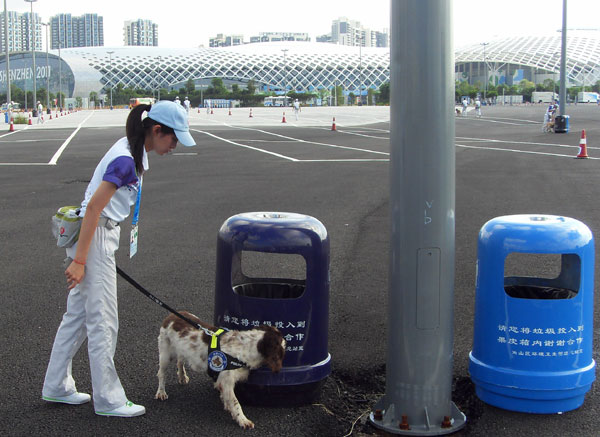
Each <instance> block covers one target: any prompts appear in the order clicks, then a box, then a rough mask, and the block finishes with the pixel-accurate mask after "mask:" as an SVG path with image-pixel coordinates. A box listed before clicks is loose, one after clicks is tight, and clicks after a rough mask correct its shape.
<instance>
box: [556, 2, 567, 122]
mask: <svg viewBox="0 0 600 437" xmlns="http://www.w3.org/2000/svg"><path fill="white" fill-rule="evenodd" d="M558 97H559V100H560V101H559V102H558V112H559V115H565V114H566V112H567V111H566V109H565V108H566V104H567V0H563V17H562V41H561V48H560V90H559V94H558Z"/></svg>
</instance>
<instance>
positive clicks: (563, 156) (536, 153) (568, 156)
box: [456, 144, 600, 159]
mask: <svg viewBox="0 0 600 437" xmlns="http://www.w3.org/2000/svg"><path fill="white" fill-rule="evenodd" d="M456 147H463V148H465V149H483V150H493V151H497V152H513V153H526V154H529V155H545V156H556V157H558V158H571V159H573V158H575V156H573V155H563V154H560V153H549V152H535V151H533V150H518V149H503V148H501V147H479V146H467V145H466V144H456ZM587 159H600V158H594V157H591V156H590V157H589V158H587Z"/></svg>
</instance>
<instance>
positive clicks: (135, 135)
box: [125, 105, 152, 175]
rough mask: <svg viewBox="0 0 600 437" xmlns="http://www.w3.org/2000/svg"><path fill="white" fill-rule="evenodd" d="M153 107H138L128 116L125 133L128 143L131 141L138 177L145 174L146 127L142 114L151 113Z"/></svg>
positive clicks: (130, 149)
mask: <svg viewBox="0 0 600 437" xmlns="http://www.w3.org/2000/svg"><path fill="white" fill-rule="evenodd" d="M151 107H152V105H137V106H136V107H134V108H133V109H132V110H131V112H130V113H129V115H128V116H127V123H126V124H125V132H126V133H127V141H129V151H130V152H131V155H132V156H133V162H135V170H136V172H137V174H138V175H141V174H142V173H143V172H144V164H143V162H142V160H143V157H144V140H145V139H146V126H145V124H146V123H144V121H143V120H142V114H143V113H144V112H145V111H150V108H151Z"/></svg>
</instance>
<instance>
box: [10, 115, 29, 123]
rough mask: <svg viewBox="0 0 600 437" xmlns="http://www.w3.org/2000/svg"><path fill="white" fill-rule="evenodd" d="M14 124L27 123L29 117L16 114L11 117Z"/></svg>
mask: <svg viewBox="0 0 600 437" xmlns="http://www.w3.org/2000/svg"><path fill="white" fill-rule="evenodd" d="M13 122H14V124H27V123H29V117H25V116H24V115H17V116H15V117H13Z"/></svg>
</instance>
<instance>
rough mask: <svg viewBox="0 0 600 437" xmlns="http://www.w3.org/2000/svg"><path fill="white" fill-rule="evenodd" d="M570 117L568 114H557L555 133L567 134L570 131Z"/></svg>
mask: <svg viewBox="0 0 600 437" xmlns="http://www.w3.org/2000/svg"><path fill="white" fill-rule="evenodd" d="M569 119H570V117H569V116H568V115H557V116H556V117H554V133H558V134H566V133H568V132H569V124H570V123H569Z"/></svg>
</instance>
